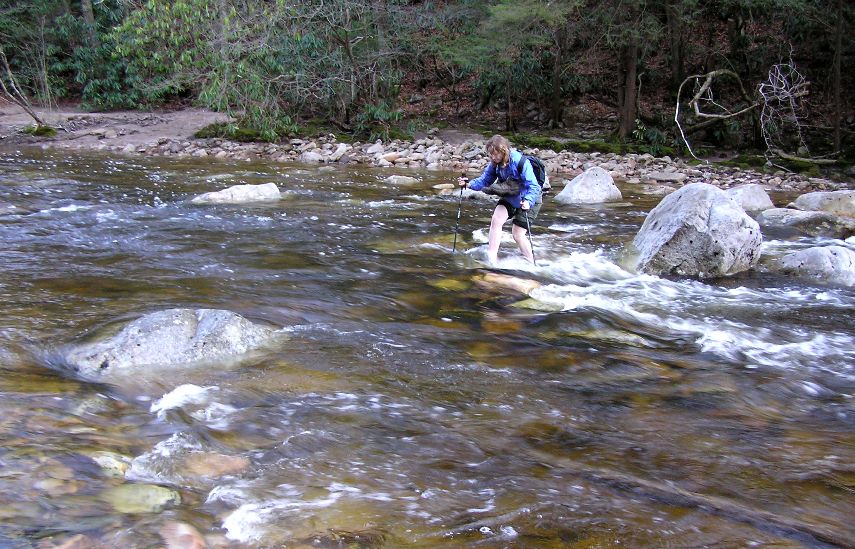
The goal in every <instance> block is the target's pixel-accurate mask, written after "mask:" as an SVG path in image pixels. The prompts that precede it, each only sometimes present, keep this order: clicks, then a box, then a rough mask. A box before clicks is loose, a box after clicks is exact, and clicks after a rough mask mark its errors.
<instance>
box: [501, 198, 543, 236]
mask: <svg viewBox="0 0 855 549" xmlns="http://www.w3.org/2000/svg"><path fill="white" fill-rule="evenodd" d="M499 205H500V206H504V207H505V209H506V210H508V219H513V220H514V225H516V226H517V227H522V228H523V229H526V230H528V225H529V224H530V223H531V222H532V221H534V220H535V219H537V214H538V213H540V207H541V206H543V200H540V199H538V200H537V202H535V203H534V204H533V205H532V206H531V207H529V209H527V210H523V209H522V208H517V207H515V206H513V205H511V204H510V203H509V202H508V201H507V200H505V199H504V198H502V199H500V200H499ZM526 216H528V223H526Z"/></svg>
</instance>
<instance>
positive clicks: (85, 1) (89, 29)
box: [80, 0, 100, 49]
mask: <svg viewBox="0 0 855 549" xmlns="http://www.w3.org/2000/svg"><path fill="white" fill-rule="evenodd" d="M80 11H82V12H83V23H84V25H85V27H86V38H87V41H88V44H89V47H91V48H93V49H94V48H97V47H98V46H99V45H100V42H99V41H98V29H97V27H96V26H95V12H94V11H93V10H92V0H80Z"/></svg>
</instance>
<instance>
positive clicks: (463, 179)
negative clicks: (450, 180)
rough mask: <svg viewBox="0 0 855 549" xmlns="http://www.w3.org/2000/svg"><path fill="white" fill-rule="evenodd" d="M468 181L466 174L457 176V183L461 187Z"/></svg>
mask: <svg viewBox="0 0 855 549" xmlns="http://www.w3.org/2000/svg"><path fill="white" fill-rule="evenodd" d="M468 183H469V178H468V177H466V176H463V175H461V176H460V177H458V178H457V184H458V185H460V186H461V187H465V186H466V185H467V184H468Z"/></svg>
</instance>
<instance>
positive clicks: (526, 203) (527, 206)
mask: <svg viewBox="0 0 855 549" xmlns="http://www.w3.org/2000/svg"><path fill="white" fill-rule="evenodd" d="M530 207H531V205H530V204H529V203H528V200H523V201H522V202H520V208H522V209H523V210H527V209H529V208H530Z"/></svg>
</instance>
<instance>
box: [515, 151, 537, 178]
mask: <svg viewBox="0 0 855 549" xmlns="http://www.w3.org/2000/svg"><path fill="white" fill-rule="evenodd" d="M527 158H528V157H527V156H526V155H524V154H523V153H522V151H520V161H519V162H517V177H518V178H520V179H522V172H523V168H524V167H525V166H524V164H525V161H526V159H527ZM532 169H533V168H532Z"/></svg>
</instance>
